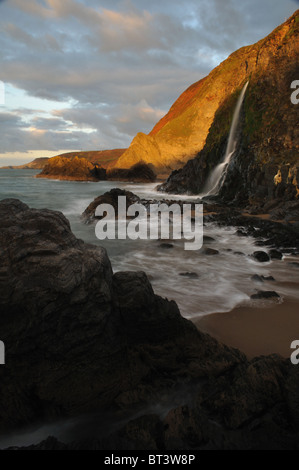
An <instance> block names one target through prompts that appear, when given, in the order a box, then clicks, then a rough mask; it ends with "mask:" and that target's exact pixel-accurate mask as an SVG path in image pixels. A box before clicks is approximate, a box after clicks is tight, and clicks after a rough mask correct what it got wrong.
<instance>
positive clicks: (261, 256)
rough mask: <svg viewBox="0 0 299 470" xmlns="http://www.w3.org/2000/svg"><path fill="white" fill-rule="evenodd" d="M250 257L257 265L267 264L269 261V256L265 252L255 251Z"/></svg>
mask: <svg viewBox="0 0 299 470" xmlns="http://www.w3.org/2000/svg"><path fill="white" fill-rule="evenodd" d="M252 257H253V258H254V259H255V260H256V261H258V262H259V263H267V262H268V261H270V256H269V255H268V253H266V252H265V251H255V252H254V253H253V255H252Z"/></svg>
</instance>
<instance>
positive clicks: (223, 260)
mask: <svg viewBox="0 0 299 470" xmlns="http://www.w3.org/2000/svg"><path fill="white" fill-rule="evenodd" d="M37 173H39V171H37V170H14V169H10V170H8V169H7V170H0V200H2V199H5V198H17V199H19V200H21V201H22V202H24V203H26V204H27V205H28V206H29V207H32V208H38V209H42V208H48V209H53V210H56V211H61V212H62V213H63V214H64V215H65V217H67V219H68V220H69V221H70V224H71V228H72V230H73V232H74V234H75V235H76V236H77V237H78V238H80V239H82V240H84V241H86V242H88V243H92V244H95V245H100V246H103V247H104V248H106V250H107V252H108V255H109V258H110V261H111V264H112V268H113V270H114V272H117V271H145V272H146V274H147V275H148V277H149V279H150V282H151V284H152V286H153V289H154V291H155V293H156V294H158V295H160V296H162V297H164V298H167V299H169V300H175V301H176V302H177V304H178V306H179V308H180V311H181V314H182V315H183V316H184V317H186V318H188V319H191V320H192V319H196V318H198V317H200V316H203V315H208V314H211V313H216V312H219V313H221V312H223V313H225V312H228V311H230V310H232V309H233V308H234V307H236V306H239V305H250V304H252V303H253V302H255V303H254V305H256V302H257V301H256V300H255V301H252V300H251V299H250V296H251V295H252V294H254V293H256V291H257V290H261V289H262V290H275V291H276V292H278V293H279V294H280V296H281V300H280V301H281V302H283V300H284V299H285V298H289V299H297V300H299V292H298V289H297V287H296V282H299V269H298V266H296V265H293V264H292V261H297V259H296V258H293V257H292V256H291V255H288V256H285V257H284V258H283V260H282V261H277V260H273V261H271V262H268V263H259V262H257V261H255V260H254V259H252V258H251V257H250V255H251V254H252V253H253V252H254V251H257V250H259V249H261V248H259V247H257V246H256V245H255V242H256V240H255V239H253V238H251V237H240V236H238V234H237V233H236V232H237V229H236V227H219V226H218V225H216V224H215V223H206V224H205V225H204V235H206V236H208V237H211V238H213V239H214V240H213V241H210V242H207V243H206V244H205V246H206V247H210V248H213V249H216V250H218V251H219V254H218V255H215V256H210V255H206V254H204V253H203V252H202V251H187V250H185V249H184V244H183V243H182V241H181V240H172V241H171V244H172V245H173V247H172V248H171V249H165V248H162V247H161V240H160V241H159V240H136V241H132V240H129V239H126V240H117V239H116V240H98V239H97V237H96V234H95V225H94V224H86V223H84V222H83V220H82V217H81V214H82V213H83V211H84V210H85V209H86V207H87V206H88V205H89V204H90V202H92V201H93V200H94V198H96V197H97V196H99V195H101V194H104V193H105V192H106V191H109V190H110V189H112V188H115V187H118V188H122V189H127V190H129V191H132V192H133V193H135V194H137V195H138V196H140V197H142V198H148V199H163V198H165V197H167V198H168V199H173V200H175V199H180V200H182V199H184V200H185V201H186V202H200V199H199V198H198V196H193V197H190V196H181V195H179V196H178V195H167V196H166V195H165V194H163V193H160V192H158V191H156V183H148V184H144V183H142V184H141V183H138V184H137V183H127V182H115V181H101V182H74V181H58V180H50V179H41V178H35V175H36V174H37ZM0 225H1V221H0ZM294 248H295V247H294ZM297 248H298V247H297ZM262 249H264V248H262ZM266 251H267V250H266ZM184 273H192V275H191V276H186V275H184V276H183V275H182V274H184ZM255 274H258V275H260V276H266V277H268V276H273V277H274V278H275V280H276V282H275V286H274V285H273V282H271V281H268V282H264V283H263V285H262V286H261V285H257V283H256V282H254V281H253V280H252V279H251V278H252V276H253V275H255ZM196 275H197V276H196ZM290 281H292V282H290ZM259 302H260V303H263V302H266V301H263V300H260V301H259ZM267 302H268V301H267Z"/></svg>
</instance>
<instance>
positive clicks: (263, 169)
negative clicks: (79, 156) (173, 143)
mask: <svg viewBox="0 0 299 470" xmlns="http://www.w3.org/2000/svg"><path fill="white" fill-rule="evenodd" d="M298 16H299V13H298V11H296V12H295V13H294V15H293V16H292V17H291V18H289V19H288V20H287V21H286V22H285V23H284V24H283V25H281V26H280V27H279V28H277V29H276V30H274V31H273V32H272V33H271V34H270V35H269V36H268V37H266V38H265V39H264V40H263V41H260V42H259V43H257V44H256V45H255V46H254V49H247V48H245V49H244V48H243V49H242V53H243V54H242V57H241V56H239V53H240V51H237V52H236V53H234V54H233V56H231V57H230V58H229V59H228V61H225V62H223V63H222V64H221V65H220V67H217V68H216V69H215V70H214V71H213V72H212V73H210V75H209V76H208V77H207V78H206V79H204V82H199V83H198V84H194V85H193V87H192V89H193V90H194V89H195V87H196V86H200V85H201V86H202V87H203V89H205V86H206V84H207V83H210V80H213V85H212V88H213V90H217V91H216V92H215V95H213V96H219V94H220V96H222V98H223V99H222V100H220V101H219V104H218V106H217V108H216V110H215V114H214V118H213V119H212V120H211V123H210V127H209V129H206V131H207V135H206V138H205V141H204V143H203V144H202V145H198V148H197V154H196V155H195V157H194V158H193V159H192V160H189V161H188V162H187V163H186V164H185V165H184V166H183V168H181V169H177V168H175V169H174V171H173V172H172V173H171V175H170V176H169V177H168V179H167V180H166V182H165V183H163V184H162V185H160V187H159V189H160V190H161V191H166V192H171V193H179V194H183V193H184V194H202V193H203V192H204V191H205V186H206V182H207V180H208V178H209V177H210V175H211V173H212V171H213V170H214V169H215V168H216V167H217V165H218V164H219V163H221V162H222V161H223V155H224V154H225V150H226V147H227V140H228V136H229V131H230V125H231V119H227V116H232V115H233V112H234V109H235V107H236V101H237V97H238V96H239V95H240V92H241V90H242V87H243V86H244V85H245V83H246V82H247V81H249V85H248V88H247V91H246V96H245V100H244V102H243V106H242V119H241V121H240V123H239V142H240V145H239V146H238V152H236V155H235V156H234V158H233V159H232V161H231V163H230V165H229V166H228V168H227V173H226V177H225V180H224V182H223V184H222V187H221V190H220V191H219V194H217V196H214V200H215V201H217V202H222V203H227V204H230V203H231V204H233V205H238V206H239V207H246V208H248V209H249V210H250V211H251V213H255V214H265V211H264V208H265V207H266V208H267V210H271V209H273V212H272V211H271V213H270V216H271V217H272V218H275V220H280V221H284V220H285V221H286V222H287V223H289V222H290V219H289V215H290V210H289V207H291V212H292V214H291V218H293V217H294V218H295V220H296V219H297V217H298V215H299V211H298V207H297V208H296V203H297V204H298V194H299V186H298V174H299V173H298V170H299V165H298V152H296V151H295V152H294V148H296V147H297V141H298V137H297V135H295V134H294V132H293V129H294V122H296V120H297V113H298V110H297V108H296V106H293V107H290V106H289V101H290V93H289V90H287V88H284V91H283V94H282V95H281V94H280V95H279V96H278V94H275V93H274V94H273V93H272V92H271V89H274V88H277V87H278V88H280V87H281V88H283V87H284V83H287V82H290V81H291V80H292V79H290V78H289V76H290V74H291V75H292V76H295V75H296V67H297V64H296V61H295V57H297V56H298V54H299V46H298V28H299V26H298V24H299V23H298ZM290 51H292V53H291V55H290ZM254 57H255V59H254ZM261 57H263V60H260V59H261ZM237 63H238V64H239V67H240V69H242V74H241V76H238V77H237V76H235V77H234V76H230V78H229V79H228V82H229V83H230V84H231V85H232V84H233V83H235V87H234V91H231V92H228V89H227V88H223V91H224V96H223V95H222V93H221V91H220V90H219V92H218V83H219V80H221V77H223V76H226V78H228V75H230V73H232V71H233V69H234V66H235V65H236V64H237ZM214 72H216V76H214ZM241 77H242V79H240V78H241ZM237 82H238V84H237ZM226 83H227V82H226ZM269 84H271V85H269ZM217 92H218V93H217ZM197 93H198V94H197V95H196V99H195V98H194V100H191V102H190V107H193V106H195V103H197V106H198V101H197V100H198V99H200V98H201V96H202V95H201V93H200V90H198V92H197ZM211 100H212V103H213V97H211ZM281 103H283V105H281ZM206 106H209V104H206ZM186 107H187V109H186V110H185V108H183V109H184V113H183V114H182V115H181V116H180V118H181V119H183V117H184V122H185V121H186V117H187V116H188V117H189V118H190V119H191V116H192V118H193V116H194V113H190V115H189V113H188V111H187V110H188V108H189V107H188V104H187V103H186ZM174 108H176V106H175V105H174ZM198 109H199V108H198ZM201 109H202V108H201ZM262 110H267V114H268V116H269V119H264V118H263V111H262ZM190 111H191V109H190ZM173 112H174V109H173V108H172V109H171V112H170V113H169V115H168V117H169V118H170V117H172V116H173ZM194 112H195V113H198V112H200V111H194ZM186 115H187V116H186ZM174 116H175V117H174ZM174 116H173V120H171V121H170V122H168V123H167V125H166V126H165V128H164V132H165V137H164V138H165V139H167V138H169V137H170V135H171V134H170V133H169V127H170V126H171V125H173V126H174V125H175V124H177V123H178V119H179V117H178V116H177V115H176V114H175V115H174ZM270 116H272V117H271V118H270ZM274 116H275V118H274ZM271 120H272V121H271ZM274 121H275V124H274ZM270 122H272V125H271V124H269V123H270ZM269 126H271V131H270V130H269ZM199 127H200V125H198V126H197V127H196V129H198V128H199ZM158 128H159V129H160V126H158ZM187 129H188V132H187V135H186V140H188V141H189V139H190V135H189V131H190V123H189V120H187ZM184 130H185V132H186V128H185V127H184ZM166 131H167V132H168V134H167V132H166ZM162 132H163V127H162V129H161V130H159V132H158V133H157V136H155V139H156V141H157V140H158V142H159V144H160V142H161V140H160V139H161V137H162V135H161V133H162ZM158 136H159V139H157V137H158ZM191 136H193V132H191ZM161 143H162V142H161ZM163 143H164V142H163ZM160 146H161V147H162V148H163V146H162V145H161V144H160ZM181 148H182V147H181V146H178V151H179V150H180V149H181ZM183 148H184V151H185V149H186V147H185V146H184V147H183ZM129 150H130V149H128V151H129ZM190 150H191V149H190ZM128 151H127V152H128ZM161 153H162V152H161ZM124 155H125V154H124ZM162 155H163V153H162ZM189 155H190V156H191V155H192V152H191V151H190V152H189ZM277 200H279V201H280V203H277ZM290 204H291V205H292V204H294V207H293V206H289V205H290Z"/></svg>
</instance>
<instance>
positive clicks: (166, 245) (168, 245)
mask: <svg viewBox="0 0 299 470" xmlns="http://www.w3.org/2000/svg"><path fill="white" fill-rule="evenodd" d="M159 247H160V248H163V249H164V250H169V249H170V248H173V244H172V243H160V245H159Z"/></svg>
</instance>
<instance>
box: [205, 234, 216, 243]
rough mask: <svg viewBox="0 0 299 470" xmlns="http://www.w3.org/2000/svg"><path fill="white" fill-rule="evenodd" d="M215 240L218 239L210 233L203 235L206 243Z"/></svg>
mask: <svg viewBox="0 0 299 470" xmlns="http://www.w3.org/2000/svg"><path fill="white" fill-rule="evenodd" d="M215 241H216V240H215V238H213V237H209V236H208V235H204V236H203V242H204V243H211V242H215Z"/></svg>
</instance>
